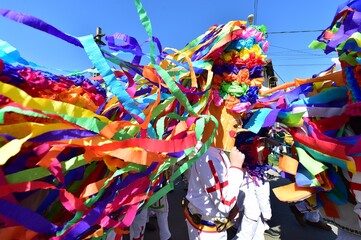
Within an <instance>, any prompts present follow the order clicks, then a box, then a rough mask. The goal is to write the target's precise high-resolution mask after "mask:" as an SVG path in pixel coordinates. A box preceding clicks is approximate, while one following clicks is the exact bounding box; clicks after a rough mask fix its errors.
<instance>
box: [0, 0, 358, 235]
mask: <svg viewBox="0 0 361 240" xmlns="http://www.w3.org/2000/svg"><path fill="white" fill-rule="evenodd" d="M135 5H136V8H137V10H138V12H139V14H140V19H141V21H142V24H143V26H144V28H145V31H146V32H147V34H148V37H149V39H148V40H147V42H149V45H150V50H149V53H145V52H143V50H142V48H141V46H142V44H141V43H139V42H138V40H137V39H135V38H133V37H131V36H128V35H126V34H122V33H115V34H113V35H107V36H105V41H104V42H105V43H106V46H101V45H98V44H97V43H96V42H95V40H94V37H93V36H91V35H89V36H82V37H74V36H71V35H69V34H65V33H63V32H62V31H60V30H59V29H57V28H55V27H54V26H52V25H50V24H48V23H46V22H44V21H42V20H40V19H37V18H35V17H33V16H30V15H27V14H24V13H19V12H15V11H12V10H7V9H0V14H1V15H2V16H4V17H7V18H9V19H12V20H14V21H17V22H19V23H23V24H25V25H29V26H31V27H33V28H36V29H38V30H40V31H43V32H46V33H48V34H51V35H53V36H54V37H58V38H60V39H62V40H64V41H66V42H68V43H70V44H73V45H75V46H77V47H80V48H83V49H84V51H85V52H86V53H87V55H88V56H89V59H90V60H91V62H92V64H93V66H94V69H89V70H85V71H83V72H71V73H69V72H67V73H64V74H63V75H57V74H52V73H51V69H47V68H44V67H42V66H38V65H36V64H35V63H33V62H31V61H28V60H26V59H24V58H22V57H21V54H20V53H19V52H18V51H17V50H16V48H15V47H13V46H11V45H10V44H9V43H7V42H6V41H4V40H1V41H0V58H1V60H0V166H1V167H0V195H1V196H0V221H1V223H2V226H3V227H2V228H0V236H1V237H2V238H4V239H33V238H34V237H38V238H47V239H54V240H55V239H76V238H79V239H80V238H91V237H100V236H105V237H106V235H107V234H114V233H115V236H111V237H114V238H120V236H122V235H123V234H126V233H127V229H128V228H129V226H130V225H131V224H132V222H133V220H134V218H135V217H136V216H137V215H139V214H140V213H141V212H142V210H143V209H147V208H148V207H149V206H151V205H153V203H155V202H156V201H157V200H158V199H160V198H161V197H163V196H164V195H165V194H166V193H167V192H169V191H171V190H172V189H173V188H174V181H175V180H176V179H177V178H178V177H180V176H181V174H183V173H184V172H185V171H186V170H187V169H189V168H191V169H192V170H191V171H192V173H194V174H196V173H197V172H198V173H199V172H200V171H202V173H204V174H206V175H208V176H209V177H208V178H207V179H208V180H207V181H204V182H203V183H202V182H201V181H203V180H204V179H203V180H201V179H199V181H198V180H195V179H190V188H189V193H188V195H187V199H188V200H189V201H190V203H189V204H188V208H189V212H185V213H186V214H193V215H196V214H199V215H200V217H199V215H196V216H198V217H199V218H198V220H200V223H202V221H209V222H211V224H212V222H213V224H215V222H217V224H218V225H217V226H218V230H219V232H222V230H224V229H223V227H227V226H226V224H225V222H222V221H223V220H226V221H227V219H226V218H227V217H228V215H227V214H228V212H229V210H230V209H231V208H232V207H233V206H234V204H235V202H236V196H237V195H238V189H237V191H236V190H235V189H236V188H237V187H239V185H240V184H241V182H242V178H241V175H242V174H241V170H239V169H236V168H231V167H229V163H227V161H228V160H227V159H228V157H226V156H224V155H223V153H220V152H219V151H220V149H230V148H229V147H230V146H232V144H234V143H233V142H232V138H234V137H235V135H236V134H237V132H238V131H243V130H244V129H246V131H249V132H252V133H254V134H256V135H257V134H259V132H260V131H262V129H265V128H271V127H273V126H275V124H276V123H282V124H283V125H285V126H286V128H287V131H289V133H290V136H291V137H292V139H293V144H292V146H288V147H290V148H292V151H291V153H287V154H280V156H279V162H278V164H279V168H280V169H281V170H282V171H283V172H284V174H285V175H292V176H294V177H293V178H294V181H293V182H292V183H291V184H290V185H286V186H281V187H279V188H277V189H274V192H275V194H276V196H277V197H278V198H279V199H280V200H281V201H286V202H297V201H300V200H307V201H308V202H309V205H310V206H312V207H314V208H321V207H322V209H323V210H324V212H325V217H326V219H329V220H330V221H334V222H335V223H336V224H337V222H338V224H339V225H340V226H342V227H343V229H345V230H346V231H349V232H353V233H355V232H356V233H358V231H359V229H356V228H357V227H356V226H357V224H356V226H354V225H353V226H352V227H351V226H350V225H347V223H345V224H343V223H342V220H345V218H344V217H343V216H342V211H341V210H340V208H341V207H342V206H346V204H349V201H348V200H349V197H351V196H353V199H354V200H355V201H356V202H353V203H352V204H351V205H352V206H351V207H350V209H354V210H355V212H356V214H355V215H356V216H357V217H355V221H356V222H358V217H359V213H360V211H359V210H360V208H359V207H358V206H359V203H360V202H361V201H360V193H359V183H360V179H359V173H360V169H361V168H360V163H359V160H360V154H361V153H360V149H361V147H360V146H361V145H360V143H361V141H360V131H359V129H357V124H355V122H356V123H357V120H359V119H360V96H361V94H360V92H361V91H360V86H361V84H360V79H361V77H360V71H359V70H360V69H359V66H360V59H359V53H360V44H359V43H360V34H359V31H360V30H359V27H360V25H361V24H360V23H359V21H358V19H359V14H360V12H361V11H360V10H361V9H360V1H347V2H346V3H345V4H343V5H341V6H340V7H339V9H338V10H337V13H336V15H335V18H334V20H333V22H332V24H331V26H330V27H329V28H328V29H326V30H325V31H324V32H323V34H322V35H321V36H320V37H319V38H318V39H317V41H316V42H314V43H313V44H312V45H311V46H312V47H313V48H322V49H323V50H324V51H325V52H326V53H328V52H329V51H334V50H337V51H338V53H339V59H340V61H341V66H342V71H334V69H333V68H330V69H328V70H326V71H325V72H323V73H322V74H319V75H318V76H315V77H314V78H310V79H295V80H294V81H292V82H289V83H286V84H284V85H280V86H277V87H274V88H271V89H264V88H262V82H263V80H264V77H263V74H262V71H263V69H262V66H263V65H264V64H265V63H266V56H265V55H264V54H265V53H266V52H267V48H268V42H267V41H266V39H265V33H266V29H265V27H264V26H247V25H246V23H245V22H242V21H230V22H229V23H226V24H222V25H214V26H211V27H210V28H209V30H208V31H207V32H206V33H204V34H203V35H201V36H199V37H198V38H196V39H194V40H193V41H191V42H189V43H188V44H187V45H186V47H185V48H184V49H181V50H177V49H173V48H164V49H163V48H162V46H161V44H160V41H159V40H158V39H157V38H156V37H155V36H153V34H152V32H153V31H152V26H151V24H150V21H149V18H148V17H147V15H146V12H145V10H144V8H143V6H142V4H141V2H140V1H139V0H135ZM346 6H347V7H346ZM123 53H128V54H129V53H131V54H132V55H133V59H132V60H131V62H129V61H125V60H123V59H122V58H121V57H119V56H120V55H121V54H123ZM143 57H146V58H148V59H149V64H145V65H142V64H141V60H142V58H143ZM109 63H111V64H112V65H115V66H118V68H117V69H112V68H111V67H110V65H109ZM89 73H90V74H89ZM239 119H243V120H245V121H244V122H245V124H244V125H242V127H243V130H242V127H241V128H240V127H239V126H240V124H239V122H238V121H239ZM229 126H231V127H229ZM199 141H201V142H202V143H203V144H202V145H201V147H200V148H196V144H197V142H199ZM280 144H283V143H282V142H280ZM288 145H289V144H288ZM195 149H196V151H195ZM216 159H217V161H215V160H216ZM177 163H182V164H181V165H180V167H179V168H178V169H177V170H176V171H174V173H173V174H172V175H171V176H170V178H169V182H168V183H167V184H166V185H164V186H161V184H162V182H163V179H164V173H165V172H166V171H167V170H168V169H169V167H172V166H173V165H175V164H177ZM200 164H201V165H200ZM218 171H220V172H218ZM341 171H343V172H344V173H345V174H344V175H340V172H341ZM226 175H227V179H225V178H224V177H225V176H226ZM235 175H237V176H235ZM216 176H217V177H216ZM236 178H237V179H236ZM344 180H348V181H344ZM201 183H202V185H203V186H204V185H205V186H207V187H206V188H203V189H204V191H203V192H202V193H204V194H205V195H204V196H207V197H206V199H209V202H206V203H205V202H203V205H202V206H201V204H199V203H200V201H201V200H200V199H201V198H202V196H200V195H199V196H198V197H199V198H198V199H197V198H196V199H197V200H196V201H194V202H192V199H193V198H191V197H190V196H194V197H196V194H195V193H194V192H192V191H193V190H194V188H195V187H196V186H198V185H197V184H201ZM227 183H228V185H227ZM233 183H234V185H233ZM226 185H227V186H226ZM192 189H193V190H192ZM222 189H223V190H226V189H228V190H229V191H228V193H227V194H226V193H224V194H223V193H222V191H221V190H222ZM349 193H350V194H349ZM206 194H207V195H206ZM215 196H216V197H217V199H213V198H214V197H215ZM203 199H204V198H203ZM350 199H352V198H350ZM198 200H199V201H198ZM212 200H213V203H214V204H215V208H213V207H212V209H210V210H209V209H204V208H203V207H204V206H206V205H207V204H210V205H211V204H213V203H211V202H212ZM355 203H356V204H355ZM210 205H209V206H210ZM339 206H340V208H339ZM188 208H186V210H187V209H188ZM189 219H192V218H189ZM335 219H338V220H335ZM193 220H194V219H193ZM218 220H219V221H221V224H219V221H218ZM203 225H204V226H207V225H205V224H203Z"/></svg>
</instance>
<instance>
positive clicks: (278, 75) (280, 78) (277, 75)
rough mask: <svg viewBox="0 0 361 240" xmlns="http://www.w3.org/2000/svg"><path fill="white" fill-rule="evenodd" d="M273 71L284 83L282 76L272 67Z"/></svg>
mask: <svg viewBox="0 0 361 240" xmlns="http://www.w3.org/2000/svg"><path fill="white" fill-rule="evenodd" d="M273 71H274V72H275V74H276V75H277V77H278V78H279V79H281V81H282V82H283V83H285V81H284V80H283V78H282V77H281V76H280V75H279V74H278V72H276V71H275V70H274V69H273Z"/></svg>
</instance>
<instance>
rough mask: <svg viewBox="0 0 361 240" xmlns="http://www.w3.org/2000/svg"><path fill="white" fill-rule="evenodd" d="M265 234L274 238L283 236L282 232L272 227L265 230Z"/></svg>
mask: <svg viewBox="0 0 361 240" xmlns="http://www.w3.org/2000/svg"><path fill="white" fill-rule="evenodd" d="M264 234H266V235H268V236H270V237H273V238H279V237H280V236H281V234H280V232H278V231H276V230H273V229H272V228H269V229H267V230H265V231H264Z"/></svg>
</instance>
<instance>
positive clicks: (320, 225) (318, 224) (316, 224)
mask: <svg viewBox="0 0 361 240" xmlns="http://www.w3.org/2000/svg"><path fill="white" fill-rule="evenodd" d="M306 223H307V224H308V225H310V226H312V227H317V228H320V229H322V230H325V231H332V228H331V226H330V225H328V224H327V223H325V222H323V221H321V220H320V221H318V222H310V221H308V220H306Z"/></svg>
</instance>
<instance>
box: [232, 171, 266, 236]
mask: <svg viewBox="0 0 361 240" xmlns="http://www.w3.org/2000/svg"><path fill="white" fill-rule="evenodd" d="M247 175H248V174H247V173H246V174H245V176H244V178H245V179H244V180H243V184H242V186H241V188H240V195H239V196H238V203H237V205H238V208H239V209H240V215H242V216H240V218H239V220H238V222H237V225H238V228H237V233H236V235H235V236H234V238H233V240H236V239H242V240H262V239H264V231H265V230H266V228H269V227H268V224H267V223H266V221H268V220H270V219H271V217H272V209H271V202H270V185H269V182H268V181H265V182H264V183H262V181H261V180H259V179H257V178H249V179H248V181H247V180H246V178H247ZM248 176H249V175H248ZM256 181H257V182H256Z"/></svg>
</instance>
